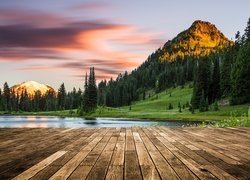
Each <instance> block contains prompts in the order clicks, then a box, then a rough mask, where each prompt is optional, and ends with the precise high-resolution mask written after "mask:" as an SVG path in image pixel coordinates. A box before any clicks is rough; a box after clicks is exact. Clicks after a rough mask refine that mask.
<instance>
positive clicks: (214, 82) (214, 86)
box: [208, 57, 221, 104]
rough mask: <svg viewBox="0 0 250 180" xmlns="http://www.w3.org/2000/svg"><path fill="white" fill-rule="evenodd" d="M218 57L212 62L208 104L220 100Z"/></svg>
mask: <svg viewBox="0 0 250 180" xmlns="http://www.w3.org/2000/svg"><path fill="white" fill-rule="evenodd" d="M219 62H220V57H219V59H217V58H215V59H214V61H213V64H214V65H213V73H212V79H211V85H210V92H211V94H209V97H208V98H209V99H208V101H209V104H211V103H213V102H214V101H215V99H219V98H220V90H221V88H220V65H219Z"/></svg>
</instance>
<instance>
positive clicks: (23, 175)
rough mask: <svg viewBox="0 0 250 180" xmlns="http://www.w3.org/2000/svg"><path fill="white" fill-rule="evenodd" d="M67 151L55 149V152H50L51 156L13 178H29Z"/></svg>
mask: <svg viewBox="0 0 250 180" xmlns="http://www.w3.org/2000/svg"><path fill="white" fill-rule="evenodd" d="M66 152H67V151H57V152H56V153H54V154H52V155H51V156H49V157H47V158H46V159H44V160H43V161H41V162H40V163H38V164H36V165H34V166H32V167H31V168H30V169H28V170H26V171H24V172H23V173H21V174H19V175H18V176H16V177H15V178H13V179H14V180H19V179H20V180H23V179H30V178H31V177H33V176H34V175H35V174H36V173H38V172H39V171H41V170H42V169H44V168H45V167H47V166H48V165H49V164H51V163H52V162H53V161H55V160H56V159H58V158H59V157H61V156H62V155H64V154H65V153H66Z"/></svg>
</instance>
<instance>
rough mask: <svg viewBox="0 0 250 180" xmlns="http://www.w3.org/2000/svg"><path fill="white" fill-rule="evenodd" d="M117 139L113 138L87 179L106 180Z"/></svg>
mask: <svg viewBox="0 0 250 180" xmlns="http://www.w3.org/2000/svg"><path fill="white" fill-rule="evenodd" d="M116 141H117V137H111V138H110V140H109V142H108V144H107V145H106V147H105V149H104V150H103V152H102V154H101V155H100V157H99V158H98V160H97V162H96V164H95V165H94V167H93V168H92V169H91V171H90V173H89V175H88V177H87V179H89V180H92V179H105V176H106V173H107V170H108V167H109V163H110V160H111V157H112V155H113V151H114V148H115V144H116Z"/></svg>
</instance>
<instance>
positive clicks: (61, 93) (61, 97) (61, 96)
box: [57, 83, 66, 110]
mask: <svg viewBox="0 0 250 180" xmlns="http://www.w3.org/2000/svg"><path fill="white" fill-rule="evenodd" d="M57 98H58V109H60V110H64V109H65V102H66V90H65V86H64V83H62V84H61V86H60V88H59V89H58V95H57Z"/></svg>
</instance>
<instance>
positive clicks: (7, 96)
mask: <svg viewBox="0 0 250 180" xmlns="http://www.w3.org/2000/svg"><path fill="white" fill-rule="evenodd" d="M3 103H4V110H5V111H11V92H10V88H9V85H8V83H7V82H5V83H4V87H3Z"/></svg>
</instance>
